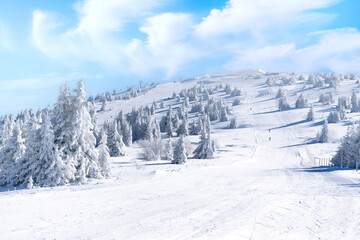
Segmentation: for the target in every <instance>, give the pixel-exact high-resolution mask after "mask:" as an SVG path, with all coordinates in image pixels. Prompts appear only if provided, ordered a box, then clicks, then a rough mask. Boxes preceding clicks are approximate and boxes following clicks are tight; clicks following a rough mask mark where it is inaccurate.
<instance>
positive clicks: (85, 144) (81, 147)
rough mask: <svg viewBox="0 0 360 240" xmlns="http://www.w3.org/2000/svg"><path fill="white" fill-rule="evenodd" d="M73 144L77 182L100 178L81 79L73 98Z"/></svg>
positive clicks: (94, 142)
mask: <svg viewBox="0 0 360 240" xmlns="http://www.w3.org/2000/svg"><path fill="white" fill-rule="evenodd" d="M72 125H73V134H74V138H73V139H74V144H73V146H72V150H73V156H74V159H75V160H76V174H75V179H76V181H77V182H79V183H84V182H86V178H88V177H90V178H100V177H101V173H100V169H99V166H98V153H97V151H96V149H95V144H96V139H95V137H94V134H93V132H92V131H91V130H92V129H93V128H94V127H93V125H92V123H91V117H90V114H89V112H88V110H87V105H86V98H85V90H84V83H83V81H79V82H78V88H77V90H76V98H75V99H74V118H73V124H72Z"/></svg>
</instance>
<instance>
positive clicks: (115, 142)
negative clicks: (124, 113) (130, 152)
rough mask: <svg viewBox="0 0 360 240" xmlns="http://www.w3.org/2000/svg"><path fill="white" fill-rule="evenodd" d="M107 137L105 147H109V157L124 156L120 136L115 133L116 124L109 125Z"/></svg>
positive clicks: (123, 146) (124, 152)
mask: <svg viewBox="0 0 360 240" xmlns="http://www.w3.org/2000/svg"><path fill="white" fill-rule="evenodd" d="M107 137H108V140H107V146H108V147H109V150H110V156H111V157H119V156H125V155H126V150H125V144H124V142H123V141H122V136H121V135H120V134H119V133H118V131H117V127H116V122H114V123H112V124H110V125H109V127H108V132H107Z"/></svg>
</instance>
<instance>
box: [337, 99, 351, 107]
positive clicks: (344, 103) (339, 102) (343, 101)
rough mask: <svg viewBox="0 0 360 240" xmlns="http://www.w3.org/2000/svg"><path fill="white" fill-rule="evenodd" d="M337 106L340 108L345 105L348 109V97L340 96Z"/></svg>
mask: <svg viewBox="0 0 360 240" xmlns="http://www.w3.org/2000/svg"><path fill="white" fill-rule="evenodd" d="M337 107H338V108H340V107H344V108H345V109H348V108H349V104H348V98H347V97H345V96H342V97H339V98H338V105H337Z"/></svg>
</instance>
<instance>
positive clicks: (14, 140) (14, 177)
mask: <svg viewBox="0 0 360 240" xmlns="http://www.w3.org/2000/svg"><path fill="white" fill-rule="evenodd" d="M25 151H26V147H25V140H24V139H23V138H22V132H21V129H20V124H19V123H16V125H15V128H14V129H13V132H12V135H11V137H10V138H9V139H8V140H7V141H6V142H5V145H4V147H3V149H2V151H1V156H2V157H1V160H0V161H1V162H0V167H1V169H0V174H1V176H0V185H11V186H16V185H17V184H19V179H18V173H19V170H20V167H21V166H19V164H20V163H21V160H22V158H23V157H24V154H25Z"/></svg>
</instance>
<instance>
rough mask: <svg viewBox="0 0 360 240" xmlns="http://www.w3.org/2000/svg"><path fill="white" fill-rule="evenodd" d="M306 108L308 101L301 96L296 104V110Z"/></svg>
mask: <svg viewBox="0 0 360 240" xmlns="http://www.w3.org/2000/svg"><path fill="white" fill-rule="evenodd" d="M305 107H307V99H305V98H304V95H302V94H300V96H299V97H298V99H297V100H296V102H295V108H305Z"/></svg>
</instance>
